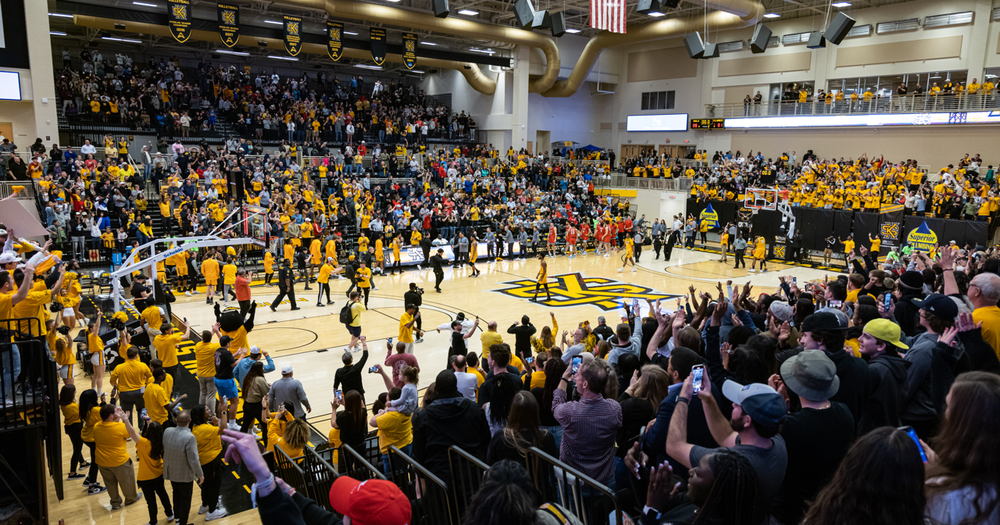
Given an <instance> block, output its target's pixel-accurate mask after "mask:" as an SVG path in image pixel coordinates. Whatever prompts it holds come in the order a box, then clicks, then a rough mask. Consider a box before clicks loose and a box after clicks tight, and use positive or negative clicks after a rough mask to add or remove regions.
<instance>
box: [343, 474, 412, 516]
mask: <svg viewBox="0 0 1000 525" xmlns="http://www.w3.org/2000/svg"><path fill="white" fill-rule="evenodd" d="M330 505H331V506H332V507H333V510H335V511H337V512H339V513H340V514H342V515H343V516H344V525H348V524H349V525H408V524H409V523H410V513H411V508H410V500H409V499H407V497H406V494H403V492H402V491H401V490H399V487H397V486H396V484H395V483H393V482H391V481H385V480H380V479H374V480H368V481H358V480H356V479H354V478H351V477H348V476H339V477H338V478H337V479H336V480H335V481H334V482H333V486H331V487H330Z"/></svg>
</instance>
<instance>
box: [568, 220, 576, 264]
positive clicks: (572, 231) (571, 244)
mask: <svg viewBox="0 0 1000 525" xmlns="http://www.w3.org/2000/svg"><path fill="white" fill-rule="evenodd" d="M576 236H577V233H576V228H575V227H574V226H573V225H572V224H568V225H566V255H567V256H568V257H569V258H570V259H572V258H573V257H576Z"/></svg>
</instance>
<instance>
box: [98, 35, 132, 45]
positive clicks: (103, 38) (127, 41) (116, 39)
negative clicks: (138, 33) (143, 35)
mask: <svg viewBox="0 0 1000 525" xmlns="http://www.w3.org/2000/svg"><path fill="white" fill-rule="evenodd" d="M101 40H113V41H115V42H125V43H127V44H141V43H142V40H134V39H131V38H118V37H116V36H102V37H101Z"/></svg>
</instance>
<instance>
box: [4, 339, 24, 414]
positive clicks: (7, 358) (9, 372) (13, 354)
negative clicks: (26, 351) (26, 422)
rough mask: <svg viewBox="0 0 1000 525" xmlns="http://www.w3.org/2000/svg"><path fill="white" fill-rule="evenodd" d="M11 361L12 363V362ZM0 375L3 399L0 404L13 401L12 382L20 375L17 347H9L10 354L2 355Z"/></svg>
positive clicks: (19, 358)
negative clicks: (0, 376)
mask: <svg viewBox="0 0 1000 525" xmlns="http://www.w3.org/2000/svg"><path fill="white" fill-rule="evenodd" d="M12 361H13V362H12ZM0 366H2V369H0V370H2V375H3V377H2V378H0V381H3V398H0V403H3V402H5V401H8V400H9V401H11V402H13V401H14V381H17V378H18V376H20V375H21V352H20V351H19V350H18V348H17V345H11V346H10V352H6V353H4V354H3V363H2V364H0Z"/></svg>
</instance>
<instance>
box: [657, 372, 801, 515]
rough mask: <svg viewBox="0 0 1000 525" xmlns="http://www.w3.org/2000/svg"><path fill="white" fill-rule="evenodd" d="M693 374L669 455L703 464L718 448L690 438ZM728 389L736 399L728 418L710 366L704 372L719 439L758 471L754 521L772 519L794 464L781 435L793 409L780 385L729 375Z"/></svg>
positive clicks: (709, 413) (675, 418)
mask: <svg viewBox="0 0 1000 525" xmlns="http://www.w3.org/2000/svg"><path fill="white" fill-rule="evenodd" d="M694 377H695V374H694V373H692V374H690V375H688V377H687V379H685V380H684V384H683V385H681V391H680V393H679V394H678V397H677V406H676V407H675V408H674V413H673V415H671V417H670V432H669V434H668V435H667V446H666V449H667V455H669V456H670V457H672V458H673V459H675V460H676V461H677V462H679V463H680V464H682V465H684V466H685V467H687V468H692V467H693V466H695V465H699V464H700V463H701V459H702V457H703V456H705V455H708V454H711V453H712V452H713V451H714V450H715V449H712V448H708V447H702V446H698V445H692V444H690V443H688V435H687V434H688V432H687V431H688V406H689V404H690V402H691V398H692V396H693V395H694ZM722 393H723V395H725V397H726V398H727V399H729V400H730V401H732V402H733V413H732V417H731V418H730V419H729V420H728V421H727V420H726V416H725V415H723V413H722V411H721V410H720V409H719V405H718V403H717V402H716V400H715V397H713V396H712V383H711V380H710V379H709V373H708V370H707V369H705V371H704V373H703V374H702V384H701V388H700V389H699V391H698V399H700V400H701V404H702V407H703V408H704V411H705V420H706V422H707V423H708V428H709V430H710V431H711V433H712V437H714V438H715V441H716V442H717V443H718V444H719V445H720V446H721V447H724V448H730V449H732V450H733V451H735V452H738V453H739V454H741V455H743V456H744V457H746V458H747V459H748V460H750V464H751V465H753V469H754V471H755V472H756V473H757V502H756V505H755V511H754V521H753V522H754V523H762V522H764V521H766V518H767V515H768V509H769V508H770V505H771V501H772V500H773V499H774V496H775V495H776V494H777V493H778V490H779V489H780V488H781V481H782V479H784V477H785V471H786V468H787V466H788V452H787V450H786V447H785V439H784V438H783V437H781V436H780V435H778V430H779V429H780V427H781V423H782V421H784V419H785V417H786V414H787V413H788V409H787V407H786V405H785V399H784V398H783V397H781V394H779V393H778V392H777V391H776V390H775V389H773V388H771V387H770V386H768V385H764V384H760V383H751V384H749V385H746V386H744V385H741V384H739V383H737V382H735V381H731V380H726V382H725V383H723V385H722Z"/></svg>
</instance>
